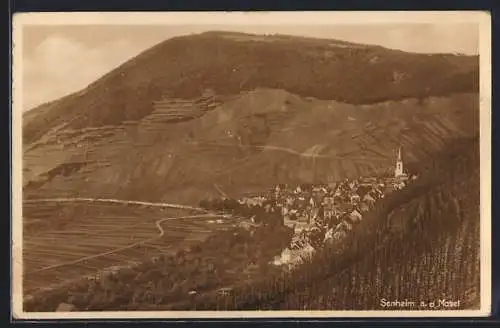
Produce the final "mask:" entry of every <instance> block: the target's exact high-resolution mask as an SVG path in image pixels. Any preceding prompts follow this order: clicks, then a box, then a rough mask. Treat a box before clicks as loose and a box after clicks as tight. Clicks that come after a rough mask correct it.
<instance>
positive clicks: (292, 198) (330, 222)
mask: <svg viewBox="0 0 500 328" xmlns="http://www.w3.org/2000/svg"><path fill="white" fill-rule="evenodd" d="M416 178H417V177H416V176H411V177H404V178H403V179H401V178H394V177H388V178H379V177H361V178H359V179H352V180H351V179H346V180H343V181H340V182H338V183H330V184H328V185H303V186H293V187H292V186H286V185H278V186H276V187H275V188H274V189H273V190H272V191H271V192H269V193H268V197H265V196H264V195H259V197H260V198H259V201H262V204H265V205H264V206H276V207H277V208H278V209H279V210H280V211H281V214H282V215H283V223H284V224H285V225H287V226H289V227H291V228H293V229H294V236H293V238H292V241H291V244H290V245H289V247H287V248H286V249H285V250H283V252H282V254H281V255H280V256H278V257H276V258H275V260H274V264H276V265H282V264H289V265H294V264H298V263H300V262H302V261H303V259H304V258H305V257H308V256H310V255H311V254H313V253H314V251H315V249H317V248H319V247H322V245H324V244H325V243H329V242H333V241H335V240H340V239H342V238H344V237H345V236H346V235H347V234H348V233H349V232H350V231H351V230H352V229H353V227H354V225H355V224H357V223H359V222H361V221H362V220H363V216H364V214H365V213H366V212H368V211H370V210H371V209H372V208H373V207H374V206H375V204H376V202H377V201H378V200H380V199H381V198H384V197H385V196H386V195H387V194H388V193H391V192H394V191H396V190H399V189H401V188H404V187H405V186H406V185H408V183H410V182H411V181H413V180H415V179H416ZM266 200H267V201H268V202H267V203H266ZM273 204H275V205H273Z"/></svg>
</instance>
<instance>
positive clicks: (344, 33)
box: [11, 11, 491, 319]
mask: <svg viewBox="0 0 500 328" xmlns="http://www.w3.org/2000/svg"><path fill="white" fill-rule="evenodd" d="M490 33H491V32H490V15H489V14H488V13H486V12H480V11H463V12H458V11H456V12H455V11H442V12H432V11H429V12H226V13H223V12H204V13H201V12H198V13H196V12H191V13H187V12H177V13H174V12H156V13H139V12H128V13H125V12H123V13H117V12H116V13H113V12H106V13H104V12H102V13H97V12H95V13H63V12H61V13H55V12H54V13H23V14H16V15H15V16H14V19H13V38H12V40H13V49H12V51H13V52H12V53H13V55H12V60H13V68H12V74H13V89H12V95H13V105H12V139H11V140H12V155H13V156H12V158H13V162H12V218H11V220H12V231H11V234H12V268H13V269H12V278H11V283H12V294H11V295H12V307H13V315H14V317H15V318H16V319H62V318H74V319H92V318H100V319H102V318H115V319H116V318H120V319H127V318H171V319H172V318H174V319H175V318H260V317H264V318H285V317H316V318H317V317H327V318H328V317H377V316H378V317H424V316H425V317H439V316H443V317H446V316H455V317H456V316H486V315H488V314H489V312H490V306H491V294H490V293H491V254H490V252H491V204H490V199H491V178H490V177H491V159H490V158H491V140H490V138H491V136H490V135H491V53H490V52H491V51H490V48H491V34H490Z"/></svg>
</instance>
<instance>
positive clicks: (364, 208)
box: [359, 203, 370, 212]
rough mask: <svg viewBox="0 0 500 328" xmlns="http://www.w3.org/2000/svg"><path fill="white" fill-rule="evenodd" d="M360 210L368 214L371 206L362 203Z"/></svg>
mask: <svg viewBox="0 0 500 328" xmlns="http://www.w3.org/2000/svg"><path fill="white" fill-rule="evenodd" d="M359 209H360V211H361V212H368V211H369V210H370V206H368V204H366V203H361V204H360V205H359Z"/></svg>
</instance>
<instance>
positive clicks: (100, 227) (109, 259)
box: [23, 202, 231, 295]
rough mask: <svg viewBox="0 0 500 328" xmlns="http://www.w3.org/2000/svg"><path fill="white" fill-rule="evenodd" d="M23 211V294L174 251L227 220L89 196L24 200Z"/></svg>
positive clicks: (179, 210) (199, 238) (226, 224)
mask: <svg viewBox="0 0 500 328" xmlns="http://www.w3.org/2000/svg"><path fill="white" fill-rule="evenodd" d="M23 217H24V219H23V221H24V222H23V225H24V229H23V230H24V238H23V239H24V242H23V264H24V265H23V270H24V292H25V295H27V294H31V293H36V292H37V291H40V290H42V289H45V288H53V287H54V286H56V285H59V284H63V283H65V282H68V281H71V280H74V279H79V278H81V277H83V276H89V275H92V276H95V275H96V274H97V273H98V272H102V271H103V270H104V269H110V268H113V267H117V266H125V265H133V264H134V263H136V262H137V261H138V260H141V259H144V258H145V257H146V256H147V257H148V258H152V257H154V256H157V255H161V254H165V253H170V252H175V251H177V250H179V249H181V248H185V247H188V246H189V245H192V244H193V243H196V242H197V241H200V240H203V239H204V238H205V237H207V236H208V235H209V234H210V233H211V232H213V231H215V230H217V229H223V228H226V227H228V226H229V225H231V223H229V222H227V221H226V220H223V221H222V222H223V223H216V222H214V220H215V218H214V217H213V215H211V214H203V213H199V212H198V213H195V212H194V211H190V210H182V209H163V208H150V207H146V206H137V205H123V204H102V203H97V204H96V203H92V202H74V203H72V202H67V203H59V202H46V203H27V204H25V205H24V209H23ZM48 219H50V221H51V222H50V225H48V224H44V223H46V222H45V221H47V220H48ZM218 222H221V221H218Z"/></svg>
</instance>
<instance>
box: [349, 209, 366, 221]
mask: <svg viewBox="0 0 500 328" xmlns="http://www.w3.org/2000/svg"><path fill="white" fill-rule="evenodd" d="M349 217H350V218H351V220H352V221H353V222H358V221H361V219H362V218H363V215H362V214H361V213H360V212H359V211H358V210H357V209H355V210H353V211H352V212H351V213H350V214H349Z"/></svg>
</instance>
